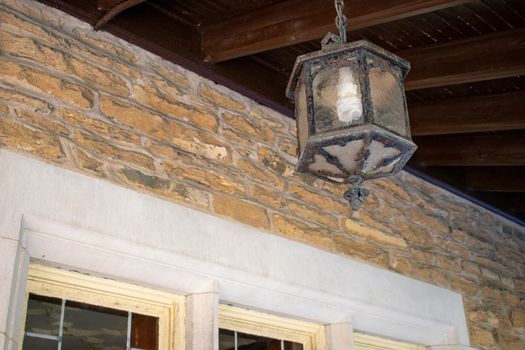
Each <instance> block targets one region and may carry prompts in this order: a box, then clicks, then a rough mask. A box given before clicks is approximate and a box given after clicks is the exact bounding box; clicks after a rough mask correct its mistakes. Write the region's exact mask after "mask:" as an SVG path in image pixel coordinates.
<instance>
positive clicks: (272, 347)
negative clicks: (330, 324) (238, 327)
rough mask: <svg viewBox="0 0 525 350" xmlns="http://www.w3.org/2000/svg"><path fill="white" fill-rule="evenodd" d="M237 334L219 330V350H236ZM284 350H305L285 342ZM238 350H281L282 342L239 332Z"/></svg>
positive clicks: (295, 344) (300, 345) (298, 345)
mask: <svg viewBox="0 0 525 350" xmlns="http://www.w3.org/2000/svg"><path fill="white" fill-rule="evenodd" d="M234 334H235V332H233V331H229V330H225V329H220V330H219V350H235V335H234ZM283 348H284V350H303V345H302V344H298V343H293V342H289V341H284V342H283ZM237 350H281V340H280V339H273V338H268V337H262V336H258V335H252V334H246V333H240V332H237Z"/></svg>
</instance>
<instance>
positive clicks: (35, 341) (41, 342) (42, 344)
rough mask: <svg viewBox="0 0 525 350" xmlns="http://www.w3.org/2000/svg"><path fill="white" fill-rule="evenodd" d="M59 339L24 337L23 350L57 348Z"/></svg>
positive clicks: (50, 349) (53, 349)
mask: <svg viewBox="0 0 525 350" xmlns="http://www.w3.org/2000/svg"><path fill="white" fill-rule="evenodd" d="M57 346H58V341H56V340H50V339H42V338H35V337H30V336H27V335H26V336H25V337H24V344H23V346H22V350H57Z"/></svg>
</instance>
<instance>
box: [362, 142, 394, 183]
mask: <svg viewBox="0 0 525 350" xmlns="http://www.w3.org/2000/svg"><path fill="white" fill-rule="evenodd" d="M400 155H401V150H399V149H398V148H397V147H392V146H390V145H385V144H383V142H382V140H375V139H372V141H371V142H370V145H369V146H368V157H367V159H366V160H365V162H364V164H363V169H362V171H363V172H364V173H366V174H367V175H368V176H373V177H381V176H384V175H387V174H390V173H392V172H393V171H394V169H395V167H396V165H397V163H398V162H399V161H400V160H401V158H400Z"/></svg>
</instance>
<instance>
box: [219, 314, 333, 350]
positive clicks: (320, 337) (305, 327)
mask: <svg viewBox="0 0 525 350" xmlns="http://www.w3.org/2000/svg"><path fill="white" fill-rule="evenodd" d="M219 328H220V329H219V350H321V349H324V347H325V338H324V327H323V326H322V325H318V324H315V323H310V322H304V321H298V320H292V319H288V318H284V317H279V316H274V315H269V314H265V313H262V312H257V311H252V310H246V309H243V308H239V307H234V306H229V305H220V307H219Z"/></svg>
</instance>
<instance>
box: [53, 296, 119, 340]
mask: <svg viewBox="0 0 525 350" xmlns="http://www.w3.org/2000/svg"><path fill="white" fill-rule="evenodd" d="M127 325H128V313H127V312H125V311H119V310H113V309H108V308H103V307H98V306H93V305H88V304H83V303H77V302H71V301H67V302H66V309H65V313H64V330H63V340H62V350H90V349H103V350H117V349H121V350H122V349H126V341H127Z"/></svg>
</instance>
